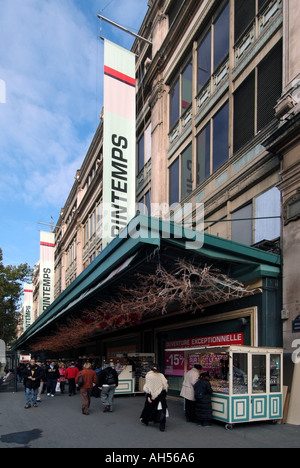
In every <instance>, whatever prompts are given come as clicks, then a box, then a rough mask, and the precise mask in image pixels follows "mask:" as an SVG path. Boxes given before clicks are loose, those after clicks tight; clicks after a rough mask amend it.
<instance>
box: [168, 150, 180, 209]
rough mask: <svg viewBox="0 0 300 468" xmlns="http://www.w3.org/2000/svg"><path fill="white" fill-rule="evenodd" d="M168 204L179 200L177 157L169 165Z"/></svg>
mask: <svg viewBox="0 0 300 468" xmlns="http://www.w3.org/2000/svg"><path fill="white" fill-rule="evenodd" d="M169 175H170V205H173V203H178V202H179V158H177V159H176V161H175V162H174V163H173V164H172V166H171V167H170V174H169Z"/></svg>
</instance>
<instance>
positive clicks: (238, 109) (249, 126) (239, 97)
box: [234, 72, 255, 151]
mask: <svg viewBox="0 0 300 468" xmlns="http://www.w3.org/2000/svg"><path fill="white" fill-rule="evenodd" d="M254 85H255V73H254V72H253V73H251V74H250V75H249V76H248V78H247V79H246V80H245V81H244V82H243V83H242V84H241V86H240V87H239V88H238V89H237V91H236V92H235V94H234V151H238V150H239V149H240V148H241V147H242V146H244V145H245V144H246V143H247V142H248V141H250V140H251V139H252V138H253V137H254V131H255V129H254V112H255V92H254Z"/></svg>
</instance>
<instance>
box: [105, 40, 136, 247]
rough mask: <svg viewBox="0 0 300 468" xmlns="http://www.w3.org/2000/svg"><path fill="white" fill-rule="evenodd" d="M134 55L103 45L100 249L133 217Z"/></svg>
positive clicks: (134, 169)
mask: <svg viewBox="0 0 300 468" xmlns="http://www.w3.org/2000/svg"><path fill="white" fill-rule="evenodd" d="M135 84H136V80H135V55H134V54H133V53H131V52H129V51H128V50H126V49H124V48H123V47H120V46H118V45H117V44H114V43H112V42H110V41H108V40H106V39H105V41H104V124H103V125H104V131H103V132H104V135H103V213H102V219H103V233H102V237H103V248H104V247H106V246H107V245H108V244H109V243H110V242H111V240H112V239H114V238H115V237H117V236H118V234H119V233H120V231H122V229H124V227H126V226H127V224H128V223H129V221H130V220H131V219H132V218H133V217H134V216H135V201H136V189H135V186H136V137H135V135H136V107H135V106H136V104H135V101H136V94H135Z"/></svg>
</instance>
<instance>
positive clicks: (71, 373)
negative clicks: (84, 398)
mask: <svg viewBox="0 0 300 468" xmlns="http://www.w3.org/2000/svg"><path fill="white" fill-rule="evenodd" d="M78 372H79V369H78V367H76V366H75V362H74V361H72V362H71V364H70V365H69V367H67V369H66V372H65V378H66V379H67V380H68V381H69V396H72V395H76V384H75V379H76V376H77V374H78Z"/></svg>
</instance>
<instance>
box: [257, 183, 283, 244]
mask: <svg viewBox="0 0 300 468" xmlns="http://www.w3.org/2000/svg"><path fill="white" fill-rule="evenodd" d="M273 216H274V217H275V216H278V218H277V219H276V218H274V219H270V217H273ZM255 218H265V219H256V220H255V244H256V243H258V242H261V241H263V240H274V239H277V238H278V237H280V235H281V194H280V191H279V190H278V188H277V187H274V188H272V189H271V190H268V191H267V192H265V193H263V194H262V195H260V196H259V197H257V198H255Z"/></svg>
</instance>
